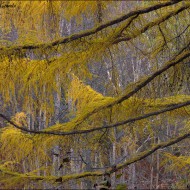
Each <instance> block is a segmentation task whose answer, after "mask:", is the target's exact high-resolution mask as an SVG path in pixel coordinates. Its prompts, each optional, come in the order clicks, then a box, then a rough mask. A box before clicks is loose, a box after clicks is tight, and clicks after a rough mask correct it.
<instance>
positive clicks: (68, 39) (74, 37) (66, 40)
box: [0, 0, 182, 51]
mask: <svg viewBox="0 0 190 190" xmlns="http://www.w3.org/2000/svg"><path fill="white" fill-rule="evenodd" d="M181 1H182V0H178V1H168V2H164V3H159V4H156V5H154V6H150V7H148V8H144V9H139V10H135V11H132V12H130V13H128V14H126V15H123V16H121V17H119V18H117V19H114V20H111V21H108V22H106V23H104V24H101V25H99V26H98V27H95V28H93V29H91V30H87V31H85V32H82V33H77V34H73V35H71V36H68V37H65V38H62V39H59V40H56V41H54V42H51V43H45V44H44V43H43V44H38V45H24V46H15V47H8V48H7V47H2V48H0V50H2V51H9V50H11V51H18V50H32V49H33V50H34V49H39V48H43V49H45V48H49V47H52V46H57V45H60V44H66V43H69V42H72V41H74V40H78V39H81V38H84V37H87V36H90V35H93V34H96V33H97V32H99V31H101V30H103V29H105V28H107V27H109V26H112V25H115V24H118V23H120V22H122V21H124V20H126V19H128V18H130V17H133V16H135V15H140V14H145V13H149V12H151V11H155V10H158V9H161V8H163V7H167V6H171V5H174V4H177V3H179V2H181Z"/></svg>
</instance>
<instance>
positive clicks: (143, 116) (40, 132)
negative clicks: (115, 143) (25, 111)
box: [0, 101, 190, 136]
mask: <svg viewBox="0 0 190 190" xmlns="http://www.w3.org/2000/svg"><path fill="white" fill-rule="evenodd" d="M188 105H190V101H186V102H183V103H178V104H171V105H170V104H168V105H167V108H165V109H161V110H159V111H155V112H151V113H147V114H144V115H141V116H138V117H134V118H130V119H127V120H125V121H121V122H118V123H115V124H111V125H105V126H102V127H96V128H92V129H87V130H78V131H77V130H76V131H69V132H56V131H34V130H29V129H27V128H24V127H20V126H18V125H16V124H15V123H14V122H12V121H11V120H9V119H8V118H7V117H6V116H4V115H3V114H0V117H2V118H3V119H5V120H6V121H7V122H9V123H10V124H11V125H13V126H14V127H16V128H17V129H20V130H22V131H25V132H28V133H34V134H46V135H60V136H66V135H76V134H86V133H91V132H94V131H99V130H102V129H110V128H113V127H118V126H121V125H125V124H128V123H131V122H135V121H139V120H142V119H146V118H149V117H151V116H155V115H159V114H162V113H165V112H168V111H172V110H175V109H179V108H182V107H185V106H188Z"/></svg>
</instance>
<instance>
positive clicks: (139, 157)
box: [0, 132, 190, 182]
mask: <svg viewBox="0 0 190 190" xmlns="http://www.w3.org/2000/svg"><path fill="white" fill-rule="evenodd" d="M188 137H190V132H188V133H186V134H183V135H180V136H178V137H176V138H173V139H170V140H168V141H167V142H162V143H159V144H157V145H155V146H153V147H151V148H150V149H149V150H147V151H144V152H141V153H139V154H137V155H135V156H133V157H132V158H129V159H128V160H126V161H125V162H124V163H122V164H118V165H114V167H110V168H108V169H107V170H105V171H94V172H83V173H79V174H70V175H65V176H62V182H66V181H69V180H72V179H80V178H85V177H93V176H94V177H97V176H102V175H104V174H105V173H108V174H112V173H114V172H115V171H118V170H120V169H122V168H125V167H126V166H129V165H131V164H133V163H135V162H138V161H140V160H143V159H145V158H146V157H148V156H149V155H151V154H153V153H154V152H156V151H157V150H158V149H163V148H166V147H169V146H171V145H174V144H176V143H178V142H180V141H182V140H184V139H186V138H188ZM0 172H3V173H5V174H8V175H12V176H17V177H20V178H21V179H23V178H25V179H29V180H46V181H52V180H53V181H55V180H56V178H57V177H55V176H35V175H27V174H20V173H17V172H10V171H8V170H7V169H5V168H2V167H0Z"/></svg>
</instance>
